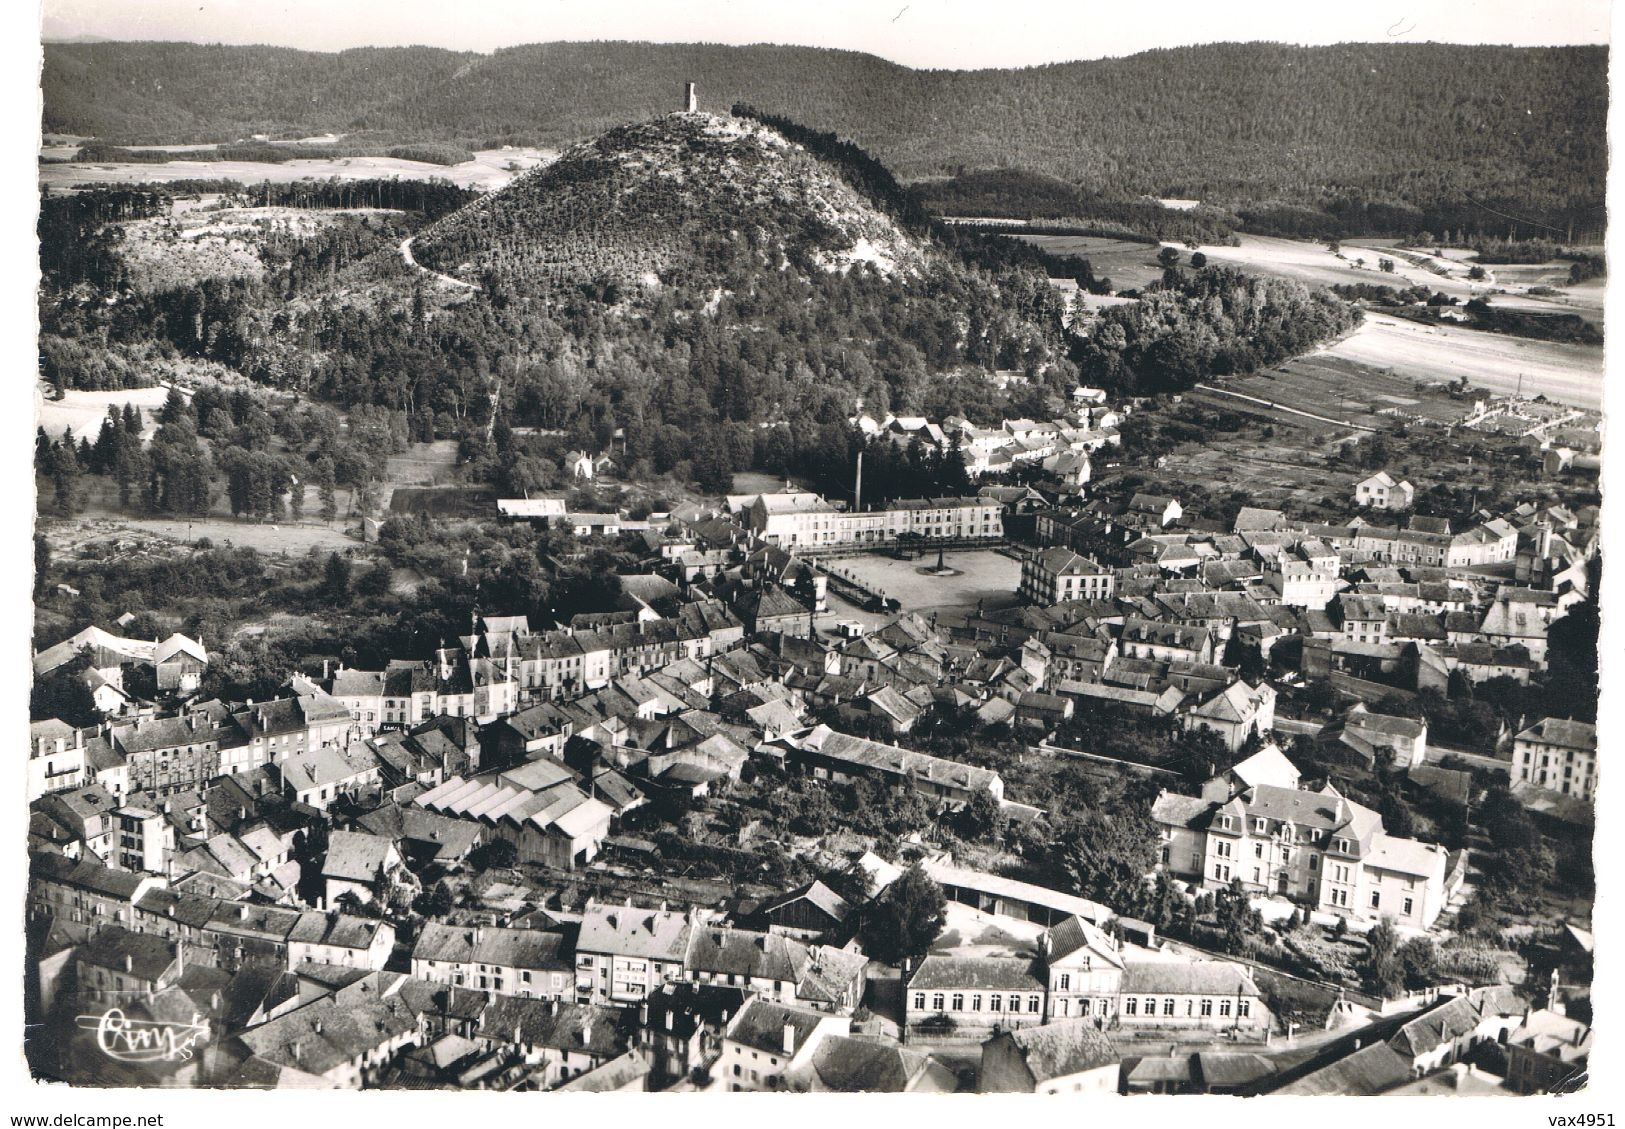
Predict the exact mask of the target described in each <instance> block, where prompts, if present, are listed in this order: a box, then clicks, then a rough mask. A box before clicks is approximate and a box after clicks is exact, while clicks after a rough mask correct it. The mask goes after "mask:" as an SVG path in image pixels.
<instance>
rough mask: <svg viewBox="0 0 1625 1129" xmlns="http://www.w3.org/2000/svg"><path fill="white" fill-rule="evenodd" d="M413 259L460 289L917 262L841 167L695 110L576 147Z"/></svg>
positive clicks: (741, 123)
mask: <svg viewBox="0 0 1625 1129" xmlns="http://www.w3.org/2000/svg"><path fill="white" fill-rule="evenodd" d="M413 254H414V256H415V257H416V258H417V260H418V261H419V262H420V263H423V264H424V265H425V266H428V267H431V268H433V269H435V270H439V271H443V272H446V273H448V274H454V275H459V276H461V277H463V278H464V279H466V280H470V281H479V280H481V279H489V278H492V277H496V278H498V279H500V281H501V282H502V283H503V284H505V285H508V286H522V287H525V288H527V289H531V290H535V289H537V288H547V287H553V286H560V285H572V284H582V283H588V284H602V285H611V286H614V287H616V288H626V287H638V286H641V287H644V288H647V289H651V290H654V289H659V288H661V287H663V286H667V285H672V284H674V283H683V284H688V285H703V284H706V283H720V282H722V281H723V280H724V279H725V278H727V277H728V276H730V275H737V274H738V273H739V271H738V264H740V263H743V264H745V265H747V266H748V267H749V268H753V269H756V270H762V269H765V270H774V271H776V270H780V269H790V268H793V269H796V270H798V271H801V272H803V273H806V272H811V271H819V270H846V269H850V267H851V266H852V265H853V264H855V263H859V262H866V263H870V264H872V265H874V266H875V267H876V268H877V269H878V270H879V271H880V273H881V274H888V275H889V274H891V273H893V272H896V271H902V272H904V273H906V274H914V273H917V272H918V271H919V269H920V268H921V267H922V266H923V265H924V263H925V260H926V257H927V255H926V251H925V249H924V247H923V245H922V244H920V243H919V242H918V241H917V240H916V239H914V238H913V237H911V236H910V235H908V234H907V233H905V232H904V231H903V230H902V228H901V227H899V225H898V222H897V219H896V217H894V216H892V215H889V214H887V213H886V212H885V211H883V210H882V209H881V208H880V207H877V206H876V203H875V202H874V201H871V200H868V199H865V198H864V197H863V196H860V194H859V193H858V191H857V190H856V189H855V188H854V187H853V186H852V185H851V184H849V183H848V182H847V181H846V179H844V178H843V177H842V175H841V173H840V169H839V166H836V165H834V164H831V163H829V162H826V161H822V160H820V159H818V158H817V157H815V156H814V155H812V154H811V153H809V152H808V151H807V150H806V149H805V148H803V147H802V146H801V145H798V144H796V143H795V142H792V141H790V140H788V139H787V138H786V137H785V136H784V135H783V134H782V133H780V132H779V131H777V130H775V129H772V128H770V127H768V126H767V125H764V124H762V123H760V122H757V121H755V120H753V119H751V118H745V117H737V118H736V117H732V116H719V115H714V114H706V113H693V114H691V113H673V114H666V115H663V116H661V117H658V118H655V119H652V120H649V121H644V122H639V123H636V124H633V125H626V126H621V127H618V128H616V129H612V130H610V131H609V132H607V133H605V134H603V135H602V136H600V137H597V138H594V139H593V140H591V141H586V142H582V143H580V144H578V145H575V146H573V147H571V148H570V149H569V150H567V151H566V152H565V153H564V154H563V155H562V156H561V157H560V158H559V160H557V161H555V162H554V163H552V164H550V165H546V166H544V167H542V168H539V169H535V170H532V171H531V172H528V173H526V174H524V175H522V176H520V177H519V178H517V179H516V180H515V181H514V182H513V183H512V184H510V185H508V186H507V187H506V188H504V189H502V190H501V191H499V192H495V193H493V194H491V195H490V196H488V197H486V198H484V199H482V200H480V201H478V202H476V203H474V204H472V205H470V206H469V207H467V208H464V209H462V210H460V211H458V212H456V213H453V214H452V215H450V216H447V217H446V218H445V219H443V220H441V221H440V222H439V223H437V224H435V225H434V226H433V227H431V228H430V229H429V230H427V231H425V232H424V233H423V234H422V235H420V236H419V237H418V238H417V239H416V240H415V241H414V243H413Z"/></svg>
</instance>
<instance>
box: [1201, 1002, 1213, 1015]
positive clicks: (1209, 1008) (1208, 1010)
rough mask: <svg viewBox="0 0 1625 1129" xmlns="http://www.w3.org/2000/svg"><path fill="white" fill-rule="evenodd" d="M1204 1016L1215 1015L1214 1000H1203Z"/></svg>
mask: <svg viewBox="0 0 1625 1129" xmlns="http://www.w3.org/2000/svg"><path fill="white" fill-rule="evenodd" d="M1202 1014H1203V1015H1204V1016H1207V1015H1212V1014H1213V1001H1212V1000H1203V1001H1202Z"/></svg>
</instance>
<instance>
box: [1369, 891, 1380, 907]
mask: <svg viewBox="0 0 1625 1129" xmlns="http://www.w3.org/2000/svg"><path fill="white" fill-rule="evenodd" d="M1380 905H1382V891H1380V890H1373V891H1371V908H1372V909H1376V908H1377V907H1378V906H1380Z"/></svg>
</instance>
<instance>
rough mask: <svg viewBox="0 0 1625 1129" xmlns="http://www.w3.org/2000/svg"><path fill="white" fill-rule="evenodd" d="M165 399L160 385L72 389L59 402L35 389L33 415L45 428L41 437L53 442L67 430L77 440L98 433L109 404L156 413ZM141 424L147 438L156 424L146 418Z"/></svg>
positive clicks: (166, 392) (165, 393)
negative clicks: (91, 390)
mask: <svg viewBox="0 0 1625 1129" xmlns="http://www.w3.org/2000/svg"><path fill="white" fill-rule="evenodd" d="M168 397H169V389H168V388H165V387H163V386H161V385H160V386H157V387H153V388H121V389H117V390H115V391H112V392H82V391H79V390H77V389H72V390H69V392H68V393H67V395H66V396H65V397H64V398H63V399H61V400H52V399H49V398H48V397H46V396H45V395H43V394H42V393H41V391H40V389H39V388H38V387H37V386H36V387H35V389H34V415H35V419H36V420H37V422H38V424H39V426H41V427H43V428H45V434H47V435H49V436H51V437H52V438H53V439H54V438H56V437H57V436H59V435H61V434H62V433H63V432H64V431H66V430H67V429H68V428H70V427H71V428H73V433H74V435H76V436H79V437H81V438H83V437H84V436H86V435H88V436H90V437H91V438H92V439H94V438H95V437H96V436H97V435H98V434H100V432H101V429H102V421H103V420H104V419H106V418H107V408H108V405H109V404H116V405H118V406H119V407H120V408H122V407H124V405H125V404H134V405H135V406H136V407H138V408H144V409H150V410H156V409H158V408H161V407H163V405H164V401H165V400H166V399H168ZM144 423H145V426H144V427H143V429H142V434H143V435H145V436H147V437H149V438H150V437H151V435H152V433H153V432H154V431H156V430H157V425H156V424H154V423H153V422H152V420H151V419H150V418H148V419H146V420H145V421H144Z"/></svg>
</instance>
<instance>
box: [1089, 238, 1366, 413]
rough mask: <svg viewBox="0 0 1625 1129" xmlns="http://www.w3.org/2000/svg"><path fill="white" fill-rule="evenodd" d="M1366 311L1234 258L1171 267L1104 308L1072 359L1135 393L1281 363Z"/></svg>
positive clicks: (1095, 378) (1093, 376)
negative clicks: (1131, 297)
mask: <svg viewBox="0 0 1625 1129" xmlns="http://www.w3.org/2000/svg"><path fill="white" fill-rule="evenodd" d="M1170 250H1171V249H1170ZM1361 316H1362V315H1361V313H1360V311H1359V310H1358V309H1357V308H1356V307H1353V306H1351V305H1349V304H1348V303H1345V302H1342V301H1340V300H1338V299H1337V298H1334V297H1332V296H1331V295H1330V294H1327V293H1326V292H1324V291H1320V290H1312V289H1310V288H1309V287H1307V286H1304V285H1303V284H1302V283H1298V282H1293V281H1289V280H1284V279H1266V278H1255V277H1252V276H1249V275H1246V274H1243V273H1241V272H1240V271H1237V270H1234V269H1231V268H1229V267H1215V266H1208V267H1204V268H1203V269H1201V270H1198V271H1195V272H1185V271H1181V270H1177V269H1174V268H1172V267H1170V269H1169V270H1167V271H1165V272H1164V276H1163V279H1162V280H1161V281H1160V282H1157V283H1153V284H1152V285H1151V286H1150V287H1148V288H1147V289H1146V291H1145V292H1144V294H1143V295H1142V296H1141V299H1140V301H1138V302H1135V303H1133V304H1132V305H1122V306H1113V307H1111V308H1109V309H1107V310H1104V311H1102V313H1101V315H1100V317H1099V318H1098V319H1097V320H1096V322H1095V323H1094V324H1093V325H1092V326H1091V327H1090V330H1089V336H1088V337H1087V338H1085V339H1082V340H1080V341H1077V342H1076V343H1075V345H1074V348H1073V359H1074V360H1075V361H1076V362H1077V364H1078V367H1079V369H1080V370H1081V372H1082V374H1083V376H1084V378H1085V379H1086V380H1088V381H1089V382H1090V383H1091V384H1098V385H1102V386H1105V387H1107V388H1110V389H1113V390H1115V391H1118V392H1121V393H1127V394H1135V395H1155V394H1157V393H1159V392H1177V391H1182V390H1184V389H1187V388H1190V387H1191V386H1192V385H1194V384H1196V383H1198V382H1200V381H1202V380H1204V379H1207V378H1209V377H1213V376H1225V375H1228V374H1231V373H1245V372H1252V371H1254V370H1255V369H1258V368H1261V367H1265V366H1268V365H1272V364H1276V363H1278V362H1280V361H1282V360H1285V359H1286V358H1288V357H1290V356H1293V355H1295V354H1297V353H1300V352H1303V351H1304V350H1306V349H1309V348H1312V347H1313V346H1315V345H1316V344H1319V343H1320V342H1322V341H1326V340H1329V339H1330V338H1333V337H1336V336H1338V335H1339V334H1342V333H1345V332H1347V331H1348V330H1351V329H1353V328H1354V327H1355V326H1356V325H1358V324H1359V321H1360V318H1361Z"/></svg>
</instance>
